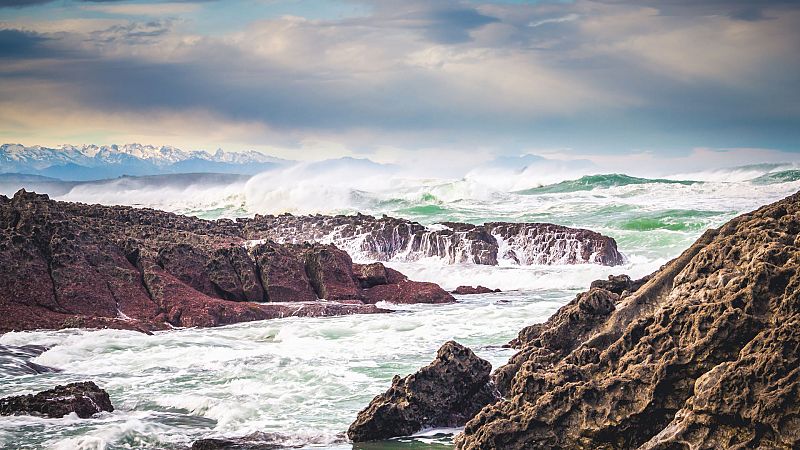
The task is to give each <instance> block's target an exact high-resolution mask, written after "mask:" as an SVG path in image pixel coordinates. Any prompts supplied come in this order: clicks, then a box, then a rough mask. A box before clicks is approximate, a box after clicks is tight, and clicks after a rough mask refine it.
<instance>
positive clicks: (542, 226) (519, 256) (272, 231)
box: [242, 214, 624, 266]
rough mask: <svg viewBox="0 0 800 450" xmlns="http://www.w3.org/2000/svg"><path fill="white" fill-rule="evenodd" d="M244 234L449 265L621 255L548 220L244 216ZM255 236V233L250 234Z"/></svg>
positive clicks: (601, 240)
mask: <svg viewBox="0 0 800 450" xmlns="http://www.w3.org/2000/svg"><path fill="white" fill-rule="evenodd" d="M242 223H244V224H245V228H244V229H245V233H246V234H248V235H253V236H261V238H264V237H266V238H269V239H272V240H275V241H276V242H284V243H298V242H322V243H333V244H335V245H337V246H338V247H340V248H343V249H345V250H347V251H348V252H350V253H351V254H358V255H361V256H362V257H363V258H364V259H368V260H371V261H389V260H398V259H399V260H405V261H415V260H418V259H421V258H431V257H433V258H440V259H442V260H443V261H444V262H446V263H449V264H457V263H473V264H484V265H497V264H498V260H505V261H507V262H510V263H513V264H520V265H530V264H583V263H595V264H604V265H608V266H614V265H618V264H622V263H623V262H624V257H623V256H622V254H621V253H620V252H619V251H618V250H617V243H616V242H615V241H614V239H612V238H610V237H607V236H603V235H601V234H599V233H595V232H593V231H589V230H582V229H576V228H569V227H564V226H559V225H553V224H547V223H505V222H492V223H486V224H483V225H471V224H467V223H456V222H445V223H442V224H436V225H434V226H431V227H425V226H423V225H420V224H419V223H416V222H411V221H408V220H404V219H397V218H394V217H388V216H383V217H381V218H375V217H372V216H367V215H363V214H358V215H355V216H344V215H340V216H322V215H315V216H293V215H291V214H282V215H279V216H260V215H258V216H256V217H255V218H254V219H244V220H242ZM254 239H255V238H254Z"/></svg>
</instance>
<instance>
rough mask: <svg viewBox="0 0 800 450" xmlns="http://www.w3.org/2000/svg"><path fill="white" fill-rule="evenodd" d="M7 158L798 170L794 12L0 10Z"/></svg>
mask: <svg viewBox="0 0 800 450" xmlns="http://www.w3.org/2000/svg"><path fill="white" fill-rule="evenodd" d="M0 141H2V142H18V143H22V144H25V145H34V144H41V145H59V144H67V143H69V144H84V143H93V144H111V143H127V142H140V143H148V144H157V145H175V146H178V147H183V148H187V149H215V148H218V147H222V148H225V149H226V150H242V149H258V150H262V151H266V152H268V153H272V154H276V155H278V156H283V157H290V158H295V159H317V158H323V157H336V156H343V155H356V156H365V157H370V158H372V159H375V160H378V161H385V162H397V161H401V160H410V159H419V160H425V159H426V158H437V159H439V160H461V159H463V160H470V161H481V160H486V159H487V158H491V157H495V156H497V155H520V154H526V153H534V154H539V155H545V156H547V157H550V158H556V159H559V158H560V159H571V158H575V159H592V160H598V161H606V162H618V163H619V164H625V162H626V161H633V162H635V163H637V164H638V163H642V164H658V161H659V160H661V159H664V158H667V159H673V160H683V161H686V160H687V158H688V160H689V161H690V165H691V161H692V158H706V159H708V160H714V161H718V162H719V163H721V164H722V163H728V164H733V163H738V162H741V163H750V162H759V161H762V160H763V161H772V160H789V159H791V160H797V159H800V156H798V154H800V6H798V3H797V2H795V1H788V0H786V1H766V0H765V1H749V0H731V1H725V0H707V1H694V0H672V1H670V0H666V1H655V0H650V1H648V0H643V1H628V0H597V1H583V0H578V1H556V0H554V1H521V0H504V1H467V0H464V1H455V0H453V1H451V0H437V1H417V0H377V1H370V2H367V1H350V0H328V1H323V0H311V1H302V0H240V1H235V0H226V1H213V0H206V1H180V2H156V1H76V0H55V1H47V0H0Z"/></svg>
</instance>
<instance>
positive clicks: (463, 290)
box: [453, 286, 500, 295]
mask: <svg viewBox="0 0 800 450" xmlns="http://www.w3.org/2000/svg"><path fill="white" fill-rule="evenodd" d="M495 292H500V289H489V288H487V287H485V286H476V287H472V286H459V287H457V288H455V290H454V291H453V294H457V295H475V294H492V293H495Z"/></svg>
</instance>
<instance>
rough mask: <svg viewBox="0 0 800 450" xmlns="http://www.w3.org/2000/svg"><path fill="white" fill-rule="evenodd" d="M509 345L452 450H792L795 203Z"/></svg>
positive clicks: (596, 295)
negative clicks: (487, 397)
mask: <svg viewBox="0 0 800 450" xmlns="http://www.w3.org/2000/svg"><path fill="white" fill-rule="evenodd" d="M512 346H514V347H515V348H517V349H519V352H518V353H517V354H516V355H514V356H513V357H512V358H511V359H510V360H509V363H508V364H506V365H505V366H501V367H499V368H498V369H497V370H496V371H495V372H494V373H493V374H492V379H493V381H494V383H495V386H497V388H498V390H499V392H500V394H501V398H500V399H499V400H498V401H495V402H492V403H490V404H488V405H487V406H485V407H483V408H482V409H481V410H480V411H479V412H478V413H477V414H475V416H474V417H472V418H471V419H470V420H469V421H468V422H467V424H466V425H465V427H464V432H463V433H462V434H460V435H458V436H457V437H456V439H455V444H456V448H458V449H465V450H467V449H469V450H472V449H503V450H506V449H509V450H515V449H519V450H521V449H531V448H539V449H564V448H569V449H587V450H588V449H604V450H627V449H640V450H684V449H685V450H689V449H713V448H726V449H727V448H731V449H765V450H766V449H785V450H790V449H797V448H800V194H795V195H792V196H790V197H788V198H786V199H784V200H781V201H778V202H776V203H773V204H771V205H767V206H764V207H762V208H760V209H758V210H756V211H754V212H751V213H748V214H744V215H742V216H739V217H737V218H734V219H733V220H731V221H730V222H728V223H727V224H725V225H723V226H722V227H721V228H719V229H712V230H709V231H707V232H706V233H704V234H703V235H702V236H701V237H700V238H699V239H698V240H697V242H696V243H695V244H693V245H692V246H691V247H690V248H688V249H687V250H686V251H684V252H683V253H682V254H681V255H680V256H679V257H678V258H676V259H674V260H672V261H671V262H669V263H667V264H666V265H665V266H663V267H662V268H661V269H659V270H658V271H656V272H654V273H653V274H652V275H650V276H649V277H646V278H645V279H642V280H638V281H631V280H630V279H628V278H627V277H611V278H610V279H609V280H603V281H598V282H595V283H593V285H592V288H591V289H590V290H589V291H588V292H585V293H582V294H579V295H578V297H577V298H576V299H575V300H573V301H572V302H570V303H569V304H567V305H565V306H564V307H562V308H561V309H560V310H559V311H558V312H556V314H554V315H553V316H552V317H551V318H550V319H549V320H548V321H547V322H545V323H543V324H536V325H532V326H529V327H527V328H525V329H523V330H522V331H521V332H520V333H519V336H518V338H517V339H515V340H514V341H512ZM441 381H442V382H452V380H447V379H442V380H441ZM454 388H458V384H450V385H431V386H429V387H428V389H429V391H432V392H437V391H444V392H449V391H450V390H452V389H454ZM376 400H377V399H376ZM391 400H392V401H393V402H396V403H387V404H386V405H383V406H382V408H384V409H386V410H391V409H392V408H398V407H402V405H403V403H402V402H403V401H405V399H404V397H402V396H399V397H396V398H393V399H391ZM374 403H375V401H373V404H374ZM371 406H372V405H371ZM359 420H361V418H360V417H359ZM356 423H358V421H357V422H356ZM373 435H375V436H379V435H380V431H378V432H374V433H373ZM351 438H353V439H354V440H358V439H361V438H362V436H361V435H359V434H354V435H352V436H351Z"/></svg>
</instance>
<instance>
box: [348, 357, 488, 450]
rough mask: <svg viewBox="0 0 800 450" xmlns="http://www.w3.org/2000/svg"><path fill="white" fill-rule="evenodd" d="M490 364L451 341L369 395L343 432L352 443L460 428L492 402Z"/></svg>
mask: <svg viewBox="0 0 800 450" xmlns="http://www.w3.org/2000/svg"><path fill="white" fill-rule="evenodd" d="M491 370H492V366H491V364H489V362H488V361H485V360H483V359H481V358H478V357H477V356H475V354H474V353H472V350H470V349H468V348H466V347H464V346H462V345H460V344H458V343H456V342H453V341H450V342H447V343H445V344H444V345H443V346H442V348H440V349H439V351H438V353H437V354H436V359H435V360H434V361H433V362H432V363H430V364H429V365H427V366H426V367H423V368H422V369H420V370H419V371H418V372H417V373H415V374H412V375H408V376H407V377H405V378H400V377H399V376H395V377H394V379H393V380H392V387H390V388H389V390H388V391H386V392H385V393H383V394H381V395H378V396H377V397H375V398H374V399H373V400H372V402H371V403H370V404H369V406H368V407H367V408H366V409H364V410H363V411H361V412H360V413H359V414H358V418H357V419H356V421H355V422H353V424H352V425H350V429H348V430H347V436H348V437H349V438H350V439H352V440H353V441H356V442H364V441H374V440H381V439H388V438H391V437H395V436H406V435H410V434H413V433H415V432H417V431H419V430H421V429H423V428H426V427H454V426H462V425H464V423H465V422H466V421H467V420H468V419H469V418H470V417H472V416H473V415H474V414H475V413H476V412H478V410H480V409H481V408H482V407H483V406H485V405H487V404H489V403H491V402H493V401H495V400H496V398H497V397H496V395H495V389H494V386H492V384H491V383H490V381H489V374H490V372H491Z"/></svg>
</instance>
